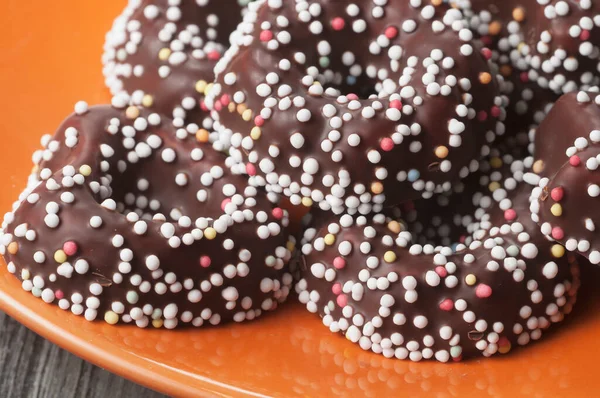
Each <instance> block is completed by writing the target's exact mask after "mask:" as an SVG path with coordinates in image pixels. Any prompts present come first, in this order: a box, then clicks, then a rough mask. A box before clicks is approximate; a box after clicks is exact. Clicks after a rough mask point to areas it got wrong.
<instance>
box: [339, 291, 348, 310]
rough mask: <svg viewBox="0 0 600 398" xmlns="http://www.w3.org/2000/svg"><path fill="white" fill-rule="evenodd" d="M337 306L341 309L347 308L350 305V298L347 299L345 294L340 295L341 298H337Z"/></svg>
mask: <svg viewBox="0 0 600 398" xmlns="http://www.w3.org/2000/svg"><path fill="white" fill-rule="evenodd" d="M336 301H337V305H339V306H340V307H342V308H343V307H345V306H346V304H348V297H346V295H345V294H340V295H339V296H337V300H336Z"/></svg>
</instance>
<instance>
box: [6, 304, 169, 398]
mask: <svg viewBox="0 0 600 398" xmlns="http://www.w3.org/2000/svg"><path fill="white" fill-rule="evenodd" d="M0 376H1V377H0V397H2V398H11V397H19V398H21V397H44V398H45V397H60V398H70V397H86V398H94V397H99V398H100V397H102V398H105V397H111V398H113V397H144V398H147V397H149V398H153V397H162V395H160V394H158V393H156V392H154V391H150V390H147V389H145V388H144V387H141V386H139V385H137V384H134V383H132V382H130V381H127V380H125V379H123V378H121V377H118V376H115V375H114V374H112V373H109V372H107V371H105V370H103V369H100V368H98V367H97V366H94V365H92V364H90V363H88V362H85V361H84V360H82V359H80V358H78V357H76V356H75V355H73V354H70V353H68V352H67V351H65V350H63V349H61V348H59V347H58V346H56V345H54V344H52V343H50V342H49V341H47V340H44V339H43V338H41V337H40V336H38V335H37V334H35V333H33V332H32V331H30V330H29V329H27V328H26V327H24V326H22V325H21V324H19V323H18V322H16V321H15V320H14V319H12V318H10V317H9V316H7V315H6V314H4V313H2V312H0Z"/></svg>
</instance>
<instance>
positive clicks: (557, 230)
mask: <svg viewBox="0 0 600 398" xmlns="http://www.w3.org/2000/svg"><path fill="white" fill-rule="evenodd" d="M552 237H553V238H554V239H556V240H561V239H562V238H564V237H565V232H564V231H563V230H562V228H561V227H554V228H552Z"/></svg>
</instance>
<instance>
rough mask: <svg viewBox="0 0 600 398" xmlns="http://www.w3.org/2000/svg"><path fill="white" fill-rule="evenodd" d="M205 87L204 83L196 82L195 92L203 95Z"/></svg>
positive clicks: (202, 81) (201, 81)
mask: <svg viewBox="0 0 600 398" xmlns="http://www.w3.org/2000/svg"><path fill="white" fill-rule="evenodd" d="M206 86H207V84H206V81H204V80H198V81H197V82H196V91H197V92H199V93H201V94H203V93H204V90H206Z"/></svg>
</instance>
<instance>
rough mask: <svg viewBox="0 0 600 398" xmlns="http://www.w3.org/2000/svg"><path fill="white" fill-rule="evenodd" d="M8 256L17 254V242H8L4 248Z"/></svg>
mask: <svg viewBox="0 0 600 398" xmlns="http://www.w3.org/2000/svg"><path fill="white" fill-rule="evenodd" d="M6 250H8V252H9V253H10V254H17V253H18V252H19V244H18V243H17V242H10V244H9V245H8V247H7V248H6Z"/></svg>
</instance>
